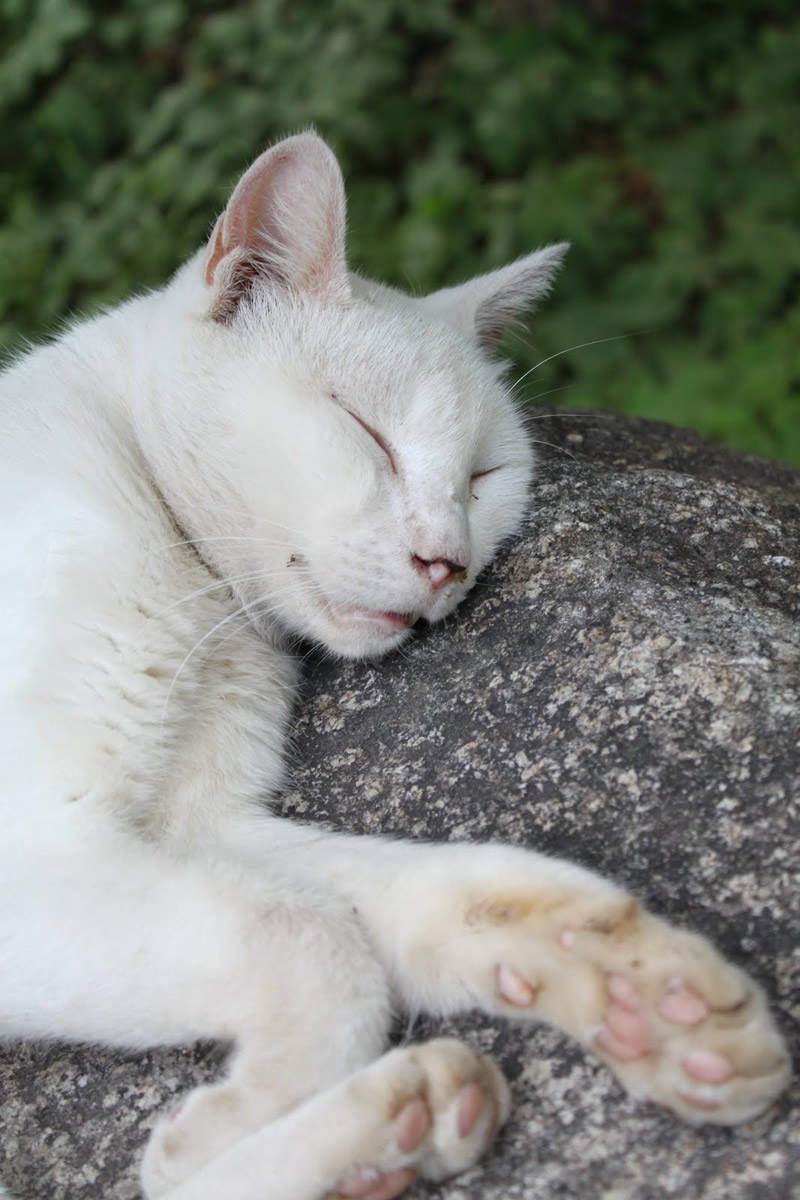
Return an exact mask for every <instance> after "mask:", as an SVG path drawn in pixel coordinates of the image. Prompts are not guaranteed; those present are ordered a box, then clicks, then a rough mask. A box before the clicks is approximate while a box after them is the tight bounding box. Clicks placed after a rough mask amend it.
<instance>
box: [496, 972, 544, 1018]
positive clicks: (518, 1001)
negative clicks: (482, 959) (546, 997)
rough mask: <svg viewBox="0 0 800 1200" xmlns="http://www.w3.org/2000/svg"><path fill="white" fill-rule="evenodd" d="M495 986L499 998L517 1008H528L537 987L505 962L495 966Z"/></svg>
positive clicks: (534, 996) (534, 997)
mask: <svg viewBox="0 0 800 1200" xmlns="http://www.w3.org/2000/svg"><path fill="white" fill-rule="evenodd" d="M495 987H496V989H497V994H498V996H500V997H501V999H503V1000H505V1001H506V1002H507V1003H508V1004H514V1005H516V1007H517V1008H530V1006H531V1005H532V1004H533V1003H535V1001H536V992H537V989H536V988H535V987H534V986H533V984H532V983H529V982H528V980H527V979H523V978H522V976H521V975H519V974H518V973H517V972H516V971H514V970H512V968H511V967H508V966H506V964H505V963H500V964H499V965H498V966H497V967H495Z"/></svg>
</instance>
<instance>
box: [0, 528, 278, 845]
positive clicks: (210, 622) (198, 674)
mask: <svg viewBox="0 0 800 1200" xmlns="http://www.w3.org/2000/svg"><path fill="white" fill-rule="evenodd" d="M51 511H52V510H51ZM151 525H152V527H145V528H143V527H142V526H141V525H140V526H139V527H137V528H135V529H128V530H121V529H119V528H117V527H115V524H114V522H112V521H109V520H108V519H107V517H98V516H97V515H96V514H89V513H87V512H85V511H83V510H82V509H81V508H80V507H77V506H74V507H73V508H72V510H71V511H67V510H65V509H62V511H61V512H60V513H57V514H56V515H55V516H52V517H51V519H50V521H49V522H48V523H47V524H45V523H43V522H42V521H40V520H38V519H37V518H36V514H35V512H34V510H33V509H31V510H30V517H29V519H28V522H27V525H25V526H22V525H21V526H20V527H19V529H18V531H17V538H16V546H17V550H16V556H15V559H14V561H13V563H12V564H11V567H12V568H13V574H14V580H13V584H14V590H15V593H16V595H18V596H19V595H22V596H25V597H26V601H25V604H24V605H19V606H17V608H16V610H15V611H14V612H13V614H12V618H11V620H10V621H9V623H8V625H7V626H6V628H5V630H4V633H3V635H2V637H1V638H0V641H2V642H3V643H4V645H3V646H2V649H3V655H2V661H3V664H4V665H3V667H1V668H0V672H2V679H1V680H0V698H1V699H2V707H3V710H4V713H3V729H4V733H3V734H2V739H1V740H2V741H4V742H7V743H8V745H7V746H6V749H7V751H8V753H9V754H10V753H11V752H12V751H13V752H14V755H15V757H17V758H19V756H20V749H22V750H23V751H27V753H28V754H29V755H30V756H31V757H32V758H33V760H34V761H36V762H38V775H39V777H40V782H41V787H40V788H34V789H32V791H30V789H29V792H30V794H31V796H32V804H33V805H34V806H35V803H36V800H35V797H36V795H37V794H41V795H45V794H47V795H49V796H52V795H53V794H54V792H55V794H57V795H58V796H59V797H60V800H61V802H62V803H64V804H66V805H79V806H81V807H83V808H85V807H86V806H88V805H90V806H92V807H93V808H94V807H97V806H99V807H103V808H111V809H113V811H114V812H115V813H116V814H117V815H119V816H121V817H122V819H123V820H124V822H125V823H127V824H133V825H134V826H137V827H139V828H141V829H143V830H144V829H145V828H146V827H147V826H153V827H154V828H155V827H160V826H162V825H164V824H165V822H166V823H169V815H168V814H166V813H165V805H167V804H169V803H172V802H173V801H172V800H171V799H170V798H171V797H174V796H175V795H176V794H178V793H179V792H180V788H179V787H177V785H178V784H180V785H181V786H183V788H184V791H186V789H187V787H188V788H189V790H191V788H192V787H193V788H194V793H195V800H196V802H197V803H198V804H201V803H202V796H201V795H200V794H199V793H200V792H202V790H203V788H205V789H206V790H209V789H212V788H213V786H214V777H215V773H216V772H218V771H222V772H223V773H227V775H228V776H230V775H231V772H233V775H235V778H230V779H227V780H226V782H227V783H232V784H233V787H234V790H238V791H239V792H242V791H248V790H256V789H258V788H261V789H263V790H269V789H270V788H271V787H273V786H274V784H275V779H274V778H273V776H274V775H275V771H274V770H271V769H269V763H268V761H267V760H268V759H269V755H268V754H266V753H265V750H264V746H265V745H266V746H267V747H270V748H276V749H277V750H278V754H279V755H280V741H281V738H282V730H283V725H284V724H285V719H286V718H285V712H284V709H285V708H287V704H286V701H285V699H284V698H283V697H284V696H285V695H286V691H287V681H286V678H285V676H286V670H287V668H286V664H285V661H284V656H283V655H282V654H281V653H280V652H279V651H278V650H276V649H275V648H274V647H272V646H270V645H268V644H267V643H265V642H264V641H263V640H262V639H261V638H260V637H259V636H258V635H257V634H256V632H255V630H254V629H253V628H252V626H251V624H250V622H249V621H248V619H247V615H246V613H245V612H244V611H242V609H241V606H240V604H239V603H238V601H237V600H236V599H235V598H234V597H233V595H232V593H231V591H230V589H229V588H228V587H226V586H225V585H224V584H222V583H221V581H220V580H219V579H218V578H216V577H215V576H214V575H212V574H211V572H210V571H208V569H207V568H205V567H204V565H203V564H202V562H201V561H200V560H199V559H198V558H197V556H196V555H195V554H194V552H193V551H192V550H191V548H187V547H176V546H175V545H174V543H175V541H176V538H175V534H174V530H173V529H172V528H171V527H170V525H169V524H168V523H162V522H160V521H159V522H157V523H156V522H153V523H151ZM289 692H291V686H290V687H289ZM222 730H224V731H225V732H224V737H225V738H226V739H227V743H228V744H232V743H233V742H237V743H238V744H237V746H236V753H235V755H234V756H231V755H230V754H229V755H228V758H229V759H230V760H231V761H232V762H233V761H235V763H236V764H237V765H236V766H235V767H231V766H230V765H227V764H226V763H222V762H221V761H218V760H221V758H222V755H221V754H219V753H217V750H216V747H215V744H214V741H215V738H217V739H218V738H219V737H220V736H221V731H222ZM42 744H48V746H49V752H48V757H47V760H46V761H41V756H40V755H38V754H37V752H36V747H37V746H39V745H42ZM5 757H6V756H5V755H4V758H5ZM26 757H27V755H26ZM201 759H202V760H203V761H202V763H200V760H201ZM28 761H30V758H29V759H28ZM198 764H200V766H198Z"/></svg>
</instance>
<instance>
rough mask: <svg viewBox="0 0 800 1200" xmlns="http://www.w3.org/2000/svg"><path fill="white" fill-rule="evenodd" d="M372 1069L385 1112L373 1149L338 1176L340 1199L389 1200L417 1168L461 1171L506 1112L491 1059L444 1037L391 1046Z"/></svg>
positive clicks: (430, 1175)
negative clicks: (382, 1094)
mask: <svg viewBox="0 0 800 1200" xmlns="http://www.w3.org/2000/svg"><path fill="white" fill-rule="evenodd" d="M373 1071H375V1073H376V1074H377V1073H378V1072H380V1074H381V1075H383V1076H384V1079H385V1081H386V1084H385V1086H386V1087H387V1094H386V1097H385V1101H384V1102H385V1103H386V1104H387V1106H388V1110H389V1112H390V1113H391V1114H392V1115H391V1117H390V1120H389V1121H388V1122H387V1127H386V1130H385V1132H384V1134H383V1136H382V1137H381V1138H380V1141H381V1143H382V1144H381V1145H380V1146H376V1148H375V1152H374V1154H373V1155H372V1156H370V1157H369V1159H368V1160H367V1161H364V1162H358V1163H354V1164H353V1165H352V1166H351V1167H349V1168H348V1169H347V1170H346V1171H345V1172H344V1173H343V1174H342V1175H341V1176H340V1177H339V1179H338V1181H337V1183H336V1187H335V1191H334V1195H335V1196H342V1197H346V1198H347V1200H393V1197H395V1196H397V1195H399V1194H400V1192H402V1191H404V1190H405V1188H406V1187H408V1185H409V1184H410V1183H411V1181H412V1179H413V1178H414V1176H415V1175H416V1174H417V1173H419V1174H421V1175H423V1176H424V1177H425V1178H427V1179H444V1178H446V1177H447V1176H448V1175H454V1174H457V1173H458V1172H460V1171H463V1170H466V1168H467V1167H470V1166H472V1165H473V1164H474V1163H475V1162H477V1161H478V1159H479V1158H480V1157H481V1155H482V1154H483V1152H484V1150H485V1149H486V1147H487V1146H488V1145H489V1143H490V1142H491V1140H492V1138H493V1137H494V1134H495V1132H496V1131H497V1129H498V1127H499V1126H500V1125H501V1124H502V1122H503V1121H504V1120H505V1119H506V1117H507V1115H508V1111H509V1106H510V1104H509V1093H508V1087H507V1085H506V1082H505V1080H504V1079H503V1077H502V1075H501V1074H500V1072H499V1071H498V1070H497V1068H496V1067H495V1066H494V1064H493V1063H492V1062H491V1061H490V1060H489V1059H487V1058H483V1057H482V1056H480V1055H477V1054H473V1053H472V1051H471V1050H469V1049H467V1047H466V1046H464V1045H462V1044H461V1043H460V1042H457V1041H454V1040H453V1039H450V1038H437V1039H436V1040H434V1041H431V1042H426V1043H424V1044H422V1045H418V1046H411V1047H407V1048H403V1049H399V1050H395V1051H393V1052H392V1053H390V1054H388V1055H386V1056H385V1057H384V1059H382V1060H381V1061H380V1063H378V1064H375V1067H374V1068H373ZM359 1086H360V1085H359ZM380 1090H383V1088H381V1089H380Z"/></svg>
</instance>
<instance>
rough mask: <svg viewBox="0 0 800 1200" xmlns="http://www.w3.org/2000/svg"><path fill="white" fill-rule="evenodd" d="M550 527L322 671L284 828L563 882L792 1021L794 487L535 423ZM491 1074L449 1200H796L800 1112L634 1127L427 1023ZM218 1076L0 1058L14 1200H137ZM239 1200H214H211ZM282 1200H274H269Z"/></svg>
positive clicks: (534, 511)
mask: <svg viewBox="0 0 800 1200" xmlns="http://www.w3.org/2000/svg"><path fill="white" fill-rule="evenodd" d="M534 430H535V431H536V433H537V436H540V437H541V438H543V439H544V440H545V441H547V442H550V443H555V444H556V445H559V446H563V447H564V448H565V449H566V450H568V451H569V452H570V454H571V455H573V456H574V457H569V456H568V455H567V454H562V453H560V452H559V451H558V450H556V449H553V448H545V449H544V454H543V462H542V468H541V471H540V475H539V479H538V482H537V484H536V486H535V488H534V492H533V497H532V506H531V513H530V517H529V519H528V520H527V522H526V525H525V528H524V529H523V531H522V534H521V536H520V537H519V538H518V539H517V540H516V541H515V543H514V544H513V545H512V546H511V547H510V548H509V549H508V550H507V551H505V552H504V553H503V554H502V555H501V557H500V559H499V560H498V562H497V563H496V564H495V565H494V567H493V568H492V570H491V571H490V572H489V573H487V575H486V577H485V579H484V580H483V581H482V582H481V583H480V584H479V585H478V587H477V588H476V589H475V590H474V592H473V594H472V596H471V597H470V598H469V600H468V601H467V603H466V604H465V605H464V607H463V608H462V610H461V611H460V613H459V614H458V616H457V617H455V618H453V619H451V620H450V622H449V623H448V626H447V627H446V628H438V629H436V630H425V631H423V632H422V633H421V634H420V635H419V636H418V637H417V638H416V639H415V641H414V642H413V643H412V644H411V645H410V646H409V647H408V649H407V651H406V652H404V653H403V654H401V655H396V656H395V657H393V658H390V659H387V660H385V661H383V662H380V663H377V664H364V663H361V664H351V665H342V664H333V663H324V662H318V663H315V664H313V665H312V668H311V670H310V673H309V678H308V682H307V686H306V689H305V694H304V697H303V700H302V704H301V706H300V709H299V712H298V720H297V727H296V731H295V735H296V736H295V756H294V761H293V786H292V788H291V790H290V791H289V793H288V794H287V796H286V797H285V800H284V801H283V804H282V808H283V810H284V812H285V813H286V815H287V816H299V817H301V818H302V819H305V820H314V821H320V822H323V823H325V824H326V825H328V826H330V827H334V828H343V829H351V830H356V831H369V832H376V831H385V832H390V833H396V834H401V833H402V834H405V835H413V836H416V837H424V838H434V837H435V838H441V839H455V838H471V839H477V840H484V839H487V838H492V837H494V838H503V839H506V840H509V841H513V842H516V843H519V844H523V845H530V846H534V847H537V848H539V849H543V850H546V851H548V852H551V853H557V854H561V855H569V856H570V857H572V858H574V859H576V860H578V861H579V862H581V863H584V864H585V865H588V866H592V867H595V868H597V869H599V870H602V871H604V872H605V873H607V874H610V875H612V876H613V877H615V878H616V879H617V880H619V881H621V882H624V883H625V884H626V885H628V886H630V887H631V888H633V889H634V890H636V891H637V892H638V893H639V895H640V896H641V897H642V898H643V899H644V900H645V901H647V902H648V903H649V904H650V906H651V907H652V908H654V909H655V910H656V911H658V912H660V913H662V914H664V915H667V916H669V917H671V918H672V919H674V920H676V921H683V922H685V923H688V924H691V925H693V926H694V927H695V928H698V929H700V930H701V931H702V932H705V933H706V934H708V935H709V936H711V937H712V938H713V939H714V940H715V941H716V942H717V943H718V944H719V945H720V946H721V947H722V948H723V949H724V950H725V951H726V952H727V953H728V954H729V955H730V956H732V957H733V958H734V959H735V960H737V961H738V962H740V963H742V964H745V965H746V966H747V967H748V969H749V970H750V971H751V972H752V973H754V974H755V975H756V976H757V978H759V979H760V980H761V982H762V983H763V984H764V986H765V987H766V989H767V991H768V993H769V994H770V995H771V997H772V998H773V1000H774V1003H775V1007H776V1011H777V1012H778V1015H779V1019H780V1021H781V1023H782V1026H783V1028H784V1030H785V1031H786V1033H787V1034H788V1035H789V1037H790V1039H791V1038H793V1039H794V1049H795V1051H796V1050H797V1045H798V1040H797V1027H796V1023H795V1022H796V1020H797V1017H798V1016H800V950H799V949H798V940H799V939H798V915H797V914H798V899H799V898H800V879H799V878H798V864H799V862H800V816H799V815H798V800H799V799H800V473H798V472H796V471H793V470H792V469H791V468H789V467H782V466H780V465H779V464H775V463H767V462H764V461H761V460H756V459H748V458H746V457H743V456H735V455H730V454H728V453H726V452H724V451H718V450H715V449H714V448H712V447H710V446H708V445H707V444H705V443H703V442H702V441H701V440H700V439H699V438H697V437H695V436H694V435H692V434H689V433H686V432H684V431H679V430H672V429H669V428H668V427H666V426H662V425H653V424H646V423H643V422H630V421H624V420H622V419H621V418H616V417H606V416H605V415H603V414H595V413H590V414H586V415H585V416H583V417H581V418H578V417H575V418H572V417H558V416H553V417H549V416H545V417H544V418H543V419H542V420H541V421H540V422H537V424H536V425H534ZM434 1029H436V1030H437V1031H438V1030H441V1031H449V1032H457V1033H458V1034H459V1035H460V1036H463V1037H465V1038H466V1039H467V1040H469V1041H470V1042H471V1043H472V1044H473V1045H475V1046H476V1047H478V1048H481V1049H484V1050H489V1051H491V1052H493V1053H494V1054H496V1055H497V1057H498V1058H499V1060H500V1061H501V1063H502V1065H503V1066H504V1068H505V1070H506V1071H507V1073H508V1075H509V1077H510V1078H511V1079H512V1081H513V1087H514V1093H515V1100H516V1108H515V1112H514V1115H513V1116H512V1119H511V1121H510V1122H509V1125H508V1127H507V1128H506V1130H505V1131H504V1133H503V1134H502V1136H501V1138H500V1140H499V1142H498V1145H497V1149H496V1151H495V1153H493V1155H492V1156H491V1157H490V1158H488V1159H487V1160H486V1161H485V1162H484V1163H483V1164H481V1166H480V1167H479V1168H476V1169H475V1170H474V1171H472V1172H471V1173H470V1174H469V1175H465V1176H462V1177H461V1178H460V1179H458V1180H456V1181H454V1182H451V1183H449V1184H447V1185H444V1186H441V1187H439V1188H436V1189H433V1188H424V1187H418V1188H417V1189H416V1190H415V1193H414V1195H415V1196H416V1197H418V1198H421V1197H423V1196H428V1197H433V1196H435V1197H437V1198H438V1200H462V1198H463V1200H476V1198H477V1197H481V1200H523V1198H524V1200H557V1198H563V1200H664V1198H666V1197H679V1198H680V1200H766V1198H770V1200H790V1198H792V1197H798V1196H800V1086H798V1083H797V1077H796V1081H795V1084H794V1086H793V1088H792V1089H790V1091H789V1092H788V1093H787V1094H786V1095H785V1096H784V1097H783V1098H782V1099H781V1100H780V1101H779V1102H778V1103H777V1104H776V1105H775V1106H774V1108H773V1109H772V1110H770V1112H768V1113H766V1114H765V1115H764V1116H762V1117H761V1118H759V1119H758V1120H757V1121H754V1122H752V1123H750V1124H749V1125H746V1126H743V1127H740V1128H738V1129H735V1130H720V1129H715V1128H712V1127H700V1128H691V1127H688V1126H686V1125H684V1124H681V1123H680V1122H679V1121H677V1120H675V1119H673V1118H672V1117H671V1116H670V1115H669V1114H667V1113H665V1112H662V1111H661V1110H659V1109H655V1108H651V1107H647V1106H642V1105H638V1104H636V1103H634V1102H633V1101H631V1100H629V1099H627V1098H626V1097H625V1095H624V1094H623V1093H622V1091H621V1090H620V1089H619V1088H618V1086H617V1085H616V1084H615V1082H614V1081H613V1079H612V1078H611V1076H610V1075H609V1074H608V1072H607V1071H605V1070H604V1068H603V1067H602V1066H600V1065H599V1064H598V1063H596V1062H593V1061H591V1060H590V1059H589V1058H587V1057H586V1056H585V1055H584V1054H583V1053H581V1052H580V1051H578V1050H577V1049H575V1048H574V1047H573V1046H571V1045H569V1044H568V1043H567V1042H566V1041H565V1040H564V1039H562V1038H561V1037H559V1036H558V1035H557V1034H555V1033H553V1032H551V1031H549V1030H544V1029H538V1030H537V1029H531V1028H524V1029H523V1028H520V1027H512V1026H509V1025H504V1024H502V1023H494V1022H490V1021H488V1020H486V1019H482V1018H479V1017H475V1016H474V1015H467V1016H465V1017H463V1018H459V1019H458V1020H457V1021H448V1022H437V1023H436V1024H435V1025H434V1024H433V1023H427V1022H422V1021H420V1022H419V1023H418V1024H417V1026H416V1028H415V1030H414V1036H415V1037H416V1036H424V1035H426V1034H428V1033H429V1032H431V1031H433V1030H434ZM222 1061H223V1050H222V1048H220V1047H216V1046H201V1047H195V1048H194V1049H191V1050H186V1051H179V1050H176V1051H169V1052H157V1053H156V1052H154V1053H150V1054H147V1055H135V1056H134V1055H130V1056H127V1057H126V1056H123V1055H120V1054H115V1053H109V1052H105V1051H98V1050H95V1049H83V1048H80V1049H75V1048H64V1047H30V1046H27V1047H23V1048H13V1049H10V1050H8V1051H7V1052H5V1053H4V1054H3V1055H2V1056H1V1057H0V1097H1V1098H2V1114H3V1129H2V1133H1V1134H0V1159H1V1160H2V1161H3V1164H4V1165H2V1166H0V1176H2V1177H3V1179H4V1181H5V1182H6V1183H8V1184H11V1185H13V1186H14V1187H15V1188H16V1190H17V1194H18V1196H19V1198H20V1200H33V1198H34V1197H35V1198H36V1200H90V1198H91V1200H95V1198H98V1197H102V1198H103V1200H133V1198H134V1197H136V1196H137V1195H138V1192H137V1186H136V1172H135V1160H136V1156H137V1154H138V1151H139V1148H140V1146H141V1144H142V1143H143V1141H144V1140H145V1138H146V1134H147V1128H148V1126H149V1124H150V1123H151V1122H152V1120H153V1119H154V1117H155V1114H156V1113H157V1111H158V1110H159V1109H160V1108H161V1107H163V1106H164V1105H165V1104H166V1103H168V1102H169V1101H170V1100H171V1099H172V1098H173V1097H174V1096H175V1095H177V1094H178V1093H180V1092H181V1091H182V1090H184V1089H185V1088H187V1087H188V1086H190V1085H191V1084H192V1083H193V1082H196V1081H201V1080H204V1079H207V1078H209V1076H211V1075H213V1074H214V1073H215V1072H217V1071H218V1070H219V1067H220V1064H221V1062H222ZM220 1200H224V1197H220ZM265 1200H269V1198H268V1197H267V1196H265Z"/></svg>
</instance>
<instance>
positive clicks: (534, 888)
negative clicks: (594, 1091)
mask: <svg viewBox="0 0 800 1200" xmlns="http://www.w3.org/2000/svg"><path fill="white" fill-rule="evenodd" d="M448 858H449V860H450V861H449V863H448ZM415 875H416V880H415V883H414V888H413V892H412V893H408V894H405V895H402V892H403V891H404V889H403V887H402V883H401V882H400V881H398V883H400V886H399V887H397V885H393V886H392V887H391V888H390V889H389V891H388V893H385V894H384V897H383V899H382V900H381V901H380V904H379V907H386V906H392V907H394V908H395V921H396V924H395V931H394V935H393V938H394V955H395V964H394V966H395V972H396V973H397V974H398V976H399V977H401V978H403V980H404V984H405V988H406V989H407V990H408V992H409V993H410V997H409V998H410V999H412V1000H414V999H417V1000H418V1001H422V1003H423V1004H424V1005H425V1007H428V1008H433V1009H436V1008H439V1009H440V1010H441V1009H448V1008H450V1009H452V1008H453V1007H455V1006H463V1005H464V1003H465V1002H466V1003H467V1004H469V1003H477V1004H479V1005H480V1006H481V1007H483V1008H485V1009H488V1010H490V1011H492V1012H497V1013H504V1014H507V1015H510V1016H525V1017H530V1018H533V1019H539V1020H544V1021H547V1022H549V1023H551V1024H553V1025H555V1026H557V1027H559V1028H561V1029H563V1030H565V1031H566V1032H567V1033H569V1034H571V1035H572V1036H573V1037H576V1038H577V1039H578V1040H579V1041H580V1042H582V1043H583V1044H584V1045H585V1046H587V1047H589V1048H590V1049H592V1050H593V1051H594V1052H595V1053H597V1054H599V1055H600V1056H601V1057H602V1058H603V1059H604V1060H605V1061H606V1062H607V1063H608V1064H609V1066H611V1067H612V1069H613V1070H614V1071H615V1073H616V1074H617V1075H618V1076H619V1078H620V1079H621V1081H622V1082H623V1083H624V1084H625V1086H626V1087H627V1088H628V1089H629V1090H630V1091H631V1092H633V1093H634V1094H635V1095H637V1096H640V1097H643V1098H647V1099H650V1100H654V1101H656V1102H658V1103H660V1104H663V1105H666V1106H668V1107H669V1108H671V1109H673V1110H675V1111H676V1112H678V1113H679V1114H680V1115H681V1116H683V1117H684V1118H687V1119H689V1120H694V1121H712V1122H716V1123H720V1124H730V1123H734V1122H738V1121H744V1120H747V1119H749V1118H751V1117H753V1116H755V1115H756V1114H757V1113H759V1112H761V1111H762V1110H763V1109H764V1108H765V1107H766V1106H767V1105H768V1104H769V1103H770V1102H771V1100H772V1099H773V1098H774V1097H775V1096H776V1095H777V1093H778V1092H779V1091H780V1090H781V1089H782V1088H783V1086H784V1085H785V1083H786V1081H787V1079H788V1074H789V1060H788V1055H787V1052H786V1048H785V1046H784V1043H783V1041H782V1039H781V1037H780V1035H779V1034H778V1032H777V1030H776V1028H775V1025H774V1023H773V1020H772V1018H771V1016H770V1013H769V1010H768V1008H767V1004H766V1001H765V998H764V996H763V993H762V992H761V990H760V989H759V987H758V986H757V985H756V984H755V983H754V982H753V981H752V980H751V979H749V978H748V976H747V975H746V974H745V973H744V972H743V971H741V970H739V969H738V968H737V967H735V966H733V965H732V964H730V963H728V962H726V961H725V959H724V958H723V957H722V956H721V955H720V954H719V953H718V952H717V951H716V950H715V949H714V947H713V946H712V945H711V944H710V943H709V942H708V941H707V940H706V939H705V938H703V937H700V936H698V935H696V934H692V933H689V932H686V931H684V930H680V929H676V928H674V927H672V926H670V925H669V924H667V923H666V922H665V921H662V920H660V919H659V918H657V917H655V916H653V915H652V914H651V913H648V912H646V911H645V910H644V909H643V908H642V907H641V906H640V905H639V904H638V903H637V901H636V900H635V899H634V898H633V897H632V896H630V895H628V894H626V893H625V892H623V891H622V890H620V889H618V888H616V887H614V886H613V885H612V884H610V883H608V882H607V881H606V880H603V879H601V878H599V877H597V876H595V875H593V874H591V873H590V872H587V871H583V870H581V869H580V868H577V867H575V866H573V865H572V864H569V863H562V862H558V861H554V860H549V859H547V858H544V857H543V856H539V855H535V854H530V853H525V852H521V851H518V850H516V849H513V848H506V847H499V846H485V847H441V848H435V849H433V857H432V860H431V862H430V863H429V864H428V865H427V868H422V869H419V870H418V871H416V872H412V873H411V874H410V875H409V880H411V879H413V878H414V876H415Z"/></svg>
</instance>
